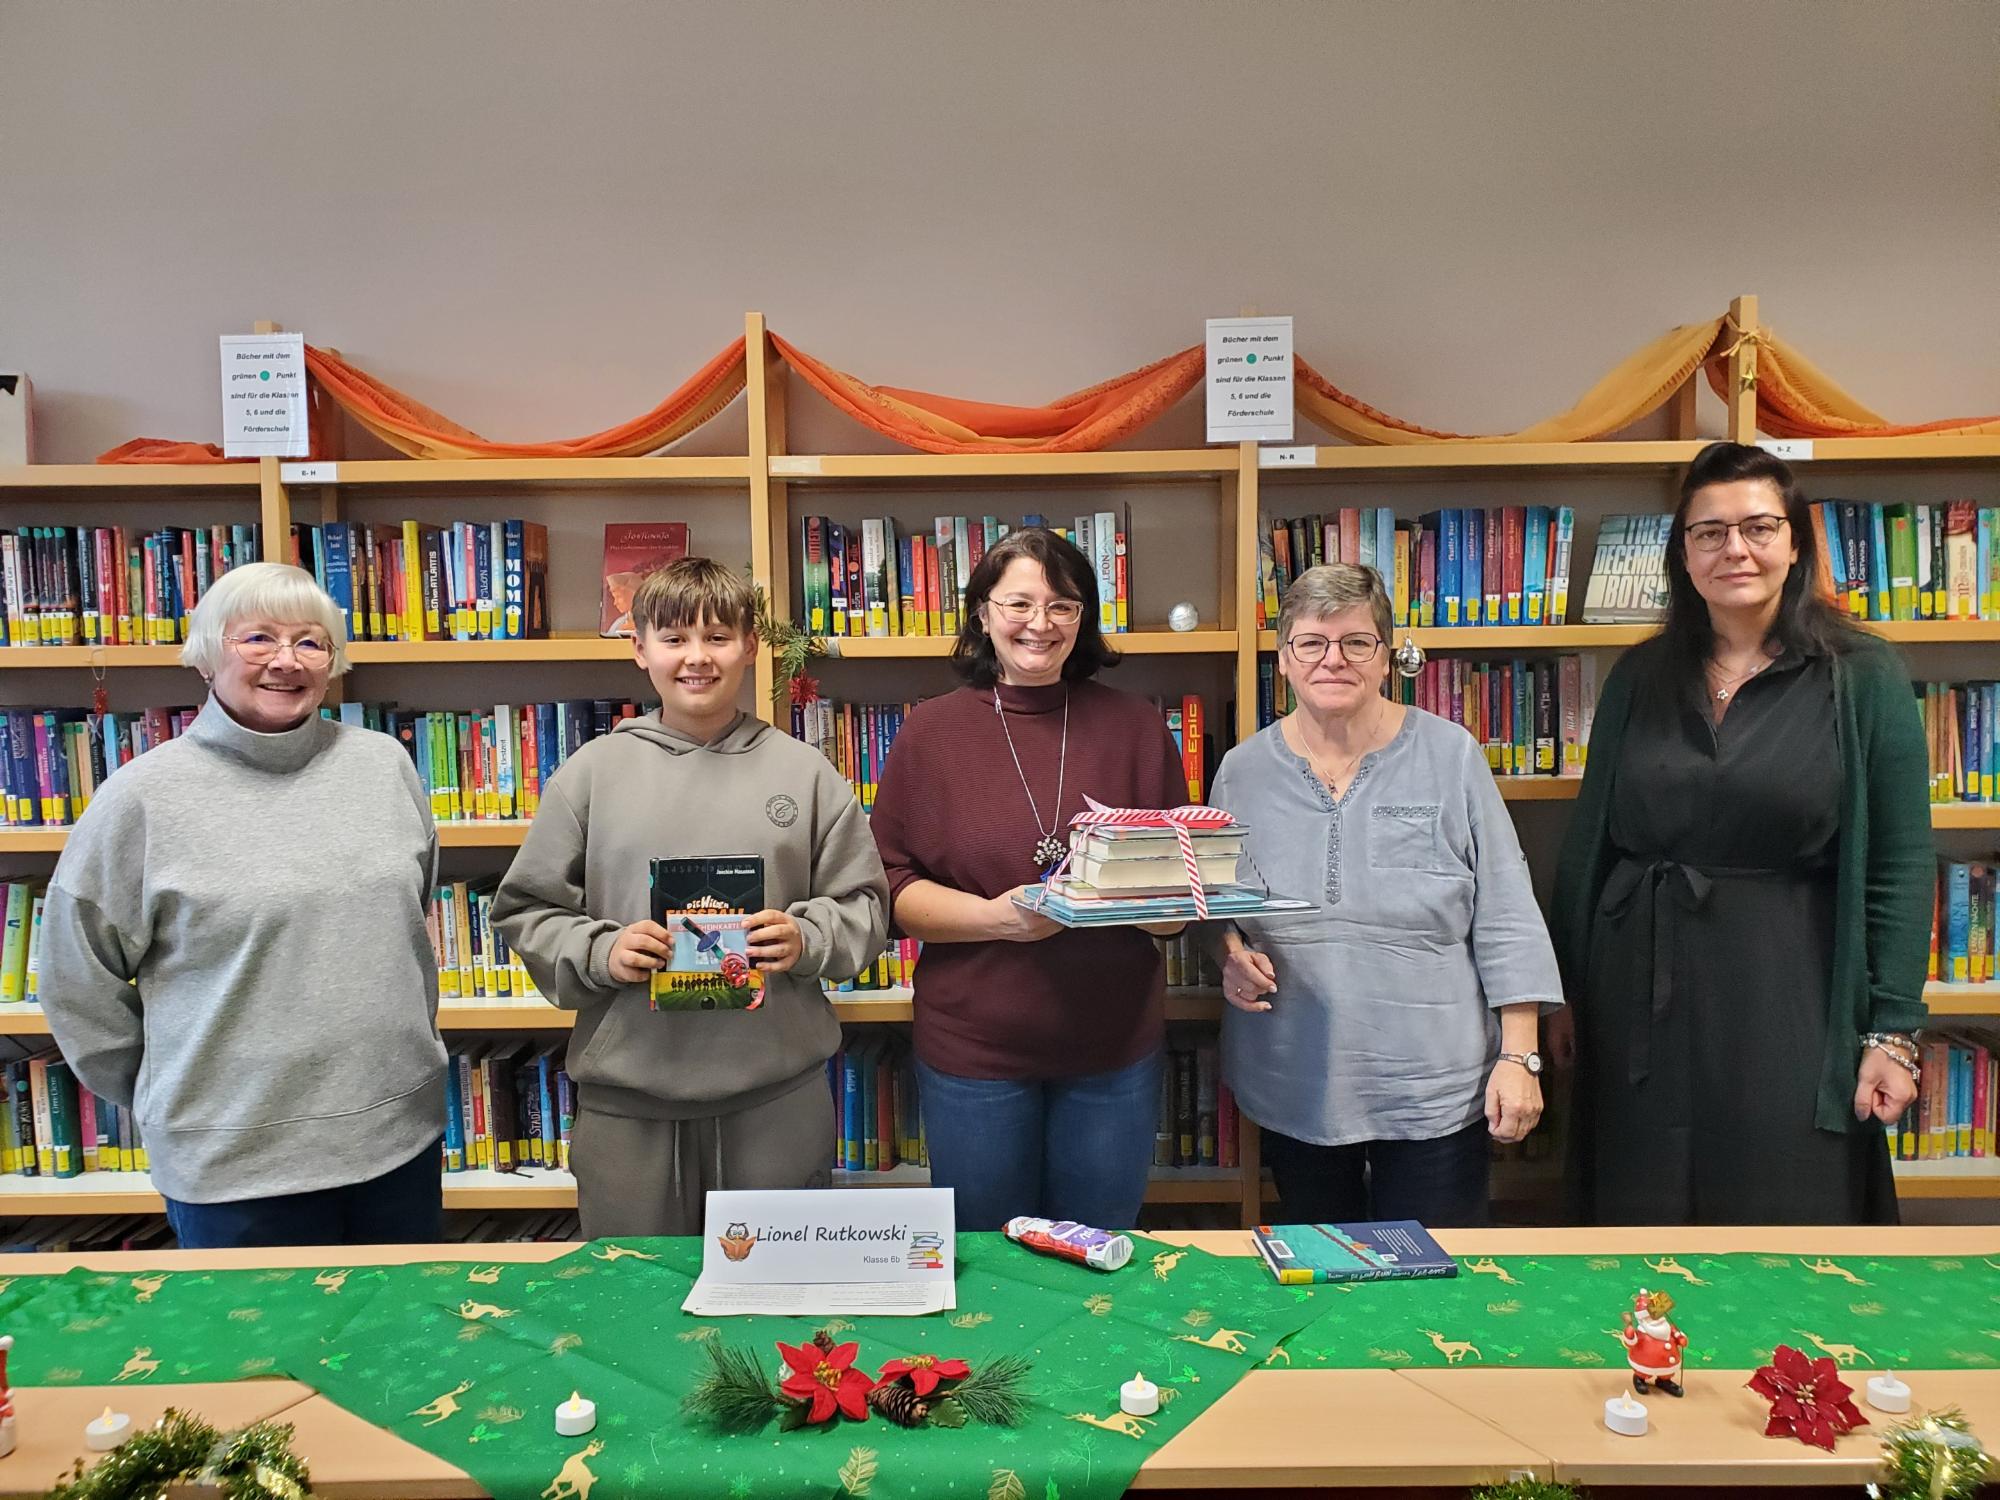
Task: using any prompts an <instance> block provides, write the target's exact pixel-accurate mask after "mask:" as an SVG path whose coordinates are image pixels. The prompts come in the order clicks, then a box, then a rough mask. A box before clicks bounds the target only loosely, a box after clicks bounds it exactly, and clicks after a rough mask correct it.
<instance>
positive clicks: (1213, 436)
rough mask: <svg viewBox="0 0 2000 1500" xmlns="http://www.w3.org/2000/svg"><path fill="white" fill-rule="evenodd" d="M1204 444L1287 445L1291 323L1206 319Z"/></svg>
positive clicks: (1288, 438)
mask: <svg viewBox="0 0 2000 1500" xmlns="http://www.w3.org/2000/svg"><path fill="white" fill-rule="evenodd" d="M1208 440H1209V441H1210V442H1211V443H1289V442H1290V441H1291V440H1292V320H1291V319H1290V318H1210V319H1209V320H1208Z"/></svg>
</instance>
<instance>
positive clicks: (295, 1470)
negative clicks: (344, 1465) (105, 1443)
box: [49, 1410, 312, 1500]
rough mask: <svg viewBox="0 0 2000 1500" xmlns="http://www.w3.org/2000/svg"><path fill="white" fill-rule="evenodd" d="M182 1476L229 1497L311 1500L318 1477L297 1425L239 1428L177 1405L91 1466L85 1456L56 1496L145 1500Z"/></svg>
mask: <svg viewBox="0 0 2000 1500" xmlns="http://www.w3.org/2000/svg"><path fill="white" fill-rule="evenodd" d="M180 1481H187V1482H189V1483H192V1484H199V1485H213V1486H214V1487H216V1488H218V1489H220V1490H221V1491H222V1493H223V1495H224V1496H225V1497H226V1500H306V1497H307V1496H310V1495H311V1494H312V1476H311V1475H310V1474H308V1473H307V1471H306V1464H305V1460H304V1459H302V1458H300V1457H299V1456H298V1455H297V1454H296V1453H294V1452H292V1429H291V1427H290V1425H289V1424H286V1423H281V1422H255V1423H252V1424H251V1425H250V1426H248V1427H244V1428H241V1429H240V1430H238V1431H235V1432H223V1431H222V1430H221V1429H220V1428H217V1427H211V1426H210V1425H209V1424H208V1423H206V1422H204V1421H202V1420H201V1419H200V1418H199V1417H196V1416H191V1415H190V1414H189V1413H187V1412H184V1411H177V1410H169V1411H168V1412H167V1413H166V1414H165V1415H164V1416H162V1417H161V1418H160V1420H159V1421H158V1422H157V1423H155V1424H154V1426H153V1428H152V1430H151V1431H150V1432H142V1433H140V1434H139V1435H138V1436H136V1437H133V1438H131V1439H129V1440H128V1441H126V1442H125V1443H124V1444H123V1446H121V1447H119V1448H117V1449H114V1450H113V1451H112V1452H110V1453H107V1454H105V1455H104V1457H103V1458H101V1459H99V1460H98V1461H97V1462H96V1463H95V1464H94V1465H92V1466H91V1467H90V1468H88V1469H86V1468H84V1466H83V1463H82V1461H81V1460H79V1461H78V1462H77V1465H76V1467H75V1468H74V1469H73V1470H72V1471H71V1472H70V1475H69V1477H68V1478H65V1479H59V1480H57V1481H56V1483H55V1487H54V1488H53V1489H51V1490H50V1491H49V1500H137V1497H140V1496H153V1495H158V1494H160V1493H161V1492H162V1491H163V1490H165V1489H166V1488H167V1487H168V1486H169V1485H172V1484H175V1483H177V1482H180Z"/></svg>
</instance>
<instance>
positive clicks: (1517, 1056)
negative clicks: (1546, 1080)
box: [1500, 1052, 1542, 1078]
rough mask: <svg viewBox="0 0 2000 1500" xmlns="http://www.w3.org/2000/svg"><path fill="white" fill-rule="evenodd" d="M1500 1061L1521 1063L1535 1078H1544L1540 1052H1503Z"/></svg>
mask: <svg viewBox="0 0 2000 1500" xmlns="http://www.w3.org/2000/svg"><path fill="white" fill-rule="evenodd" d="M1500 1061H1502V1062H1510V1063H1519V1064H1520V1065H1521V1066H1522V1067H1524V1068H1526V1069H1527V1070H1528V1071H1529V1072H1530V1073H1532V1074H1534V1075H1535V1077H1537V1078H1539V1077H1541V1076H1542V1054H1541V1053H1539V1052H1503V1053H1501V1054H1500Z"/></svg>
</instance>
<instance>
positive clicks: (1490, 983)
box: [1209, 708, 1562, 1146]
mask: <svg viewBox="0 0 2000 1500" xmlns="http://www.w3.org/2000/svg"><path fill="white" fill-rule="evenodd" d="M1209 800H1210V801H1211V802H1212V803H1214V804H1215V805H1216V806H1218V807H1224V808H1227V809H1228V810H1229V811H1230V812H1232V813H1234V814H1235V815H1236V816H1237V818H1238V819H1240V820H1241V821H1242V822H1244V823H1247V824H1248V825H1249V827H1250V837H1249V844H1248V852H1249V859H1248V860H1246V861H1245V863H1244V866H1243V869H1242V871H1241V875H1242V877H1243V878H1244V879H1246V880H1253V881H1254V880H1257V879H1259V878H1261V880H1262V881H1263V882H1264V883H1267V884H1268V885H1269V886H1270V888H1271V889H1272V891H1274V892H1275V893H1277V894H1278V895H1282V896H1297V897H1300V898H1302V899H1305V900H1311V901H1317V902H1318V903H1319V904H1320V909H1319V910H1318V911H1315V912H1308V913H1301V914H1298V915H1294V916H1278V917H1253V918H1239V919H1238V920H1237V924H1236V925H1237V927H1238V929H1239V930H1240V931H1241V932H1242V934H1243V936H1244V939H1245V940H1246V941H1247V942H1248V943H1249V944H1250V946H1251V947H1253V948H1257V949H1259V950H1261V951H1262V952H1264V953H1265V954H1266V955H1268V956H1269V958H1270V960H1271V964H1272V967H1273V968H1275V969H1276V971H1277V982H1278V992H1277V993H1276V994H1275V995H1271V996H1268V997H1266V998H1268V999H1269V1000H1270V1001H1271V1004H1272V1008H1271V1009H1270V1010H1268V1011H1262V1012H1258V1013H1255V1014H1249V1013H1245V1012H1243V1011H1239V1010H1237V1009H1236V1008H1235V1007H1234V1006H1228V1007H1225V1009H1224V1011H1223V1024H1222V1068H1223V1076H1224V1077H1225V1078H1226V1079H1228V1081H1229V1086H1230V1088H1231V1089H1232V1090H1233V1091H1234V1092H1235V1094H1236V1098H1237V1102H1238V1103H1239V1105H1240V1106H1241V1108H1242V1110H1243V1112H1244V1113H1245V1114H1247V1115H1248V1116H1249V1117H1250V1118H1251V1119H1253V1120H1255V1121H1257V1123H1258V1124H1260V1125H1263V1126H1266V1127H1269V1128H1270V1129H1273V1130H1277V1131H1280V1132H1282V1133H1283V1134H1285V1135H1288V1136H1292V1137H1293V1138H1295V1139H1297V1140H1302V1141H1311V1142H1313V1143H1315V1144H1318V1145H1325V1146H1341V1145H1347V1144H1349V1143H1352V1142H1355V1141H1373V1140H1434V1139H1436V1138H1437V1137H1439V1136H1444V1135H1450V1134H1451V1133H1452V1132H1454V1131H1457V1130H1462V1129H1464V1128H1465V1127H1466V1126H1468V1125H1470V1124H1472V1122H1473V1121H1475V1120H1477V1119H1479V1118H1480V1117H1481V1116H1482V1115H1483V1113H1484V1110H1485V1095H1486V1080H1487V1077H1488V1075H1489V1074H1490V1073H1491V1071H1492V1068H1493V1063H1494V1058H1495V1054H1496V1053H1497V1052H1498V1051H1499V1046H1500V1026H1499V1021H1498V1019H1497V1018H1496V1017H1495V1016H1494V1015H1493V1011H1494V1010H1495V1009H1497V1008H1498V1007H1500V1006H1503V1005H1513V1004H1516V1003H1519V1002H1522V1001H1529V1000H1533V1001H1539V1002H1541V1004H1542V1007H1543V1010H1544V1011H1547V1010H1551V1009H1554V1008H1555V1006H1557V1005H1560V1004H1561V1003H1562V1000H1561V996H1562V983H1561V980H1560V978H1559V977H1558V975H1557V970H1556V957H1555V950H1554V948H1553V947H1552V946H1551V944H1550V942H1549V935H1548V929H1547V928H1546V927H1545V926H1544V925H1543V922H1542V914H1541V911H1540V910H1539V909H1538V908H1537V907H1536V905H1535V896H1534V890H1533V888H1532V886H1531V885H1530V883H1529V878H1528V863H1527V860H1526V859H1525V858H1524V857H1523V856H1522V854H1521V843H1520V839H1519V838H1518V837H1517V836H1516V834H1515V832H1514V824H1513V820H1512V818H1510V817H1509V816H1508V813H1507V807H1506V804H1505V803H1503V802H1502V801H1501V800H1500V789H1499V788H1498V787H1497V786H1495V785H1494V782H1493V773H1492V772H1491V771H1490V770H1489V769H1488V768H1487V764H1486V758H1485V755H1484V754H1483V753H1482V751H1481V750H1480V747H1479V746H1478V744H1477V743H1476V742H1475V741H1474V740H1473V738H1472V736H1471V735H1470V734H1468V733H1467V732H1466V731H1465V730H1464V729H1463V728H1462V727H1460V726H1459V725H1457V724H1454V723H1452V722H1451V721H1450V720H1448V719H1441V718H1439V717H1437V716H1436V715H1434V714H1428V713H1425V712H1424V711H1423V710H1421V709H1417V708H1411V709H1408V710H1407V711H1406V712H1405V714H1404V717H1403V724H1402V727H1401V728H1400V729H1399V730H1397V732H1396V737H1395V738H1394V739H1393V740H1391V741H1390V742H1389V743H1388V744H1387V745H1385V746H1384V747H1383V748H1382V749H1380V750H1377V751H1375V752H1373V753H1372V754H1370V755H1368V756H1366V757H1365V758H1364V759H1363V760H1362V762H1361V765H1360V766H1359V767H1358V768H1357V769H1356V771H1355V774H1354V780H1353V783H1352V784H1351V785H1350V786H1349V787H1348V788H1347V791H1346V793H1345V795H1343V796H1342V797H1341V799H1340V801H1339V802H1338V803H1336V802H1335V801H1334V800H1333V797H1332V795H1331V794H1330V793H1328V791H1327V789H1326V786H1325V784H1324V783H1323V782H1321V781H1320V779H1319V777H1317V776H1316V775H1314V774H1313V770H1312V768H1311V767H1310V766H1309V765H1307V764H1306V762H1305V761H1304V760H1302V759H1301V758H1300V757H1299V756H1297V755H1295V754H1293V753H1292V749H1291V747H1290V746H1289V745H1287V744H1286V743H1285V739H1284V736H1283V734H1282V732H1281V731H1280V728H1279V726H1278V725H1276V724H1273V725H1271V726H1270V727H1269V728H1267V729H1264V730H1262V731H1261V732H1259V733H1258V734H1257V735H1256V736H1255V737H1253V738H1251V739H1249V740H1246V741H1245V742H1244V743H1242V744H1240V745H1238V746H1237V747H1236V748H1235V749H1233V750H1231V751H1230V752H1229V754H1228V755H1226V756H1224V757H1223V761H1222V765H1221V767H1220V768H1219V769H1218V770H1217V772H1216V776H1215V785H1214V788H1213V791H1212V792H1211V794H1210V798H1209ZM1253 864H1254V868H1253V867H1252V866H1253Z"/></svg>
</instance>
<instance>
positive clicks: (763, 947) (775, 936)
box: [748, 908, 806, 974]
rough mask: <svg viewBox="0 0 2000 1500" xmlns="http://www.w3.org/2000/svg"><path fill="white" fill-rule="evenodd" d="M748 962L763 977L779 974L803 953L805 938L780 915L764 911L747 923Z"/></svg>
mask: <svg viewBox="0 0 2000 1500" xmlns="http://www.w3.org/2000/svg"><path fill="white" fill-rule="evenodd" d="M748 926H749V934H748V936H749V939H750V947H749V951H750V962H752V963H753V964H755V965H756V966H757V967H758V968H760V969H762V970H763V971H764V972H765V973H767V974H783V973H786V972H787V971H788V970H790V969H791V968H792V966H793V965H794V964H796V963H797V962H798V961H799V959H800V957H801V956H802V955H803V954H804V953H805V951H806V940H805V934H804V933H802V932H800V931H799V924H798V923H797V922H794V921H793V920H792V919H791V918H790V917H789V916H787V915H786V914H785V913H784V912H781V911H776V910H772V909H770V908H766V909H765V910H763V911H760V912H758V913H757V914H756V915H755V916H753V917H751V918H750V919H749V923H748Z"/></svg>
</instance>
